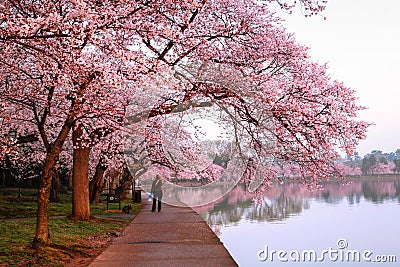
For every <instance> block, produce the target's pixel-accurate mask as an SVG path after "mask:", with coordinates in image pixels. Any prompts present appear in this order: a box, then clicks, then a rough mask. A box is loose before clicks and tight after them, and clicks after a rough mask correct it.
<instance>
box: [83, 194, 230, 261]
mask: <svg viewBox="0 0 400 267" xmlns="http://www.w3.org/2000/svg"><path fill="white" fill-rule="evenodd" d="M142 200H143V201H142V202H143V208H142V211H141V212H140V213H139V214H138V215H137V216H136V218H135V219H134V220H133V221H132V222H131V223H130V225H129V226H128V227H127V228H126V229H125V230H124V232H123V233H122V234H121V236H120V237H118V238H117V239H116V240H115V241H114V242H113V243H112V244H111V245H110V246H109V247H108V248H107V249H106V250H105V251H104V252H103V253H102V254H100V256H98V257H97V258H96V259H95V260H94V261H93V262H92V264H91V265H89V266H91V267H122V266H124V267H125V266H207V267H208V266H238V265H237V263H236V262H235V261H234V260H233V258H232V257H231V256H230V255H229V253H228V251H227V250H226V249H225V247H224V246H223V245H222V243H221V242H220V240H219V239H218V237H217V236H216V235H215V234H214V232H213V231H212V230H211V229H210V228H209V227H208V225H207V224H206V222H204V221H203V219H202V218H201V217H200V216H199V215H198V214H197V213H196V212H194V211H193V210H192V209H191V208H181V207H173V206H169V205H165V204H163V206H162V210H161V212H157V211H156V212H151V202H150V201H148V200H147V196H146V195H144V194H142Z"/></svg>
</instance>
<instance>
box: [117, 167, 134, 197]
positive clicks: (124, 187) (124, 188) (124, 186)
mask: <svg viewBox="0 0 400 267" xmlns="http://www.w3.org/2000/svg"><path fill="white" fill-rule="evenodd" d="M132 183H133V177H132V175H131V173H130V172H129V169H128V168H127V167H125V168H124V173H123V174H122V179H121V180H120V181H119V189H120V197H121V199H127V198H128V194H129V190H130V189H131V188H132Z"/></svg>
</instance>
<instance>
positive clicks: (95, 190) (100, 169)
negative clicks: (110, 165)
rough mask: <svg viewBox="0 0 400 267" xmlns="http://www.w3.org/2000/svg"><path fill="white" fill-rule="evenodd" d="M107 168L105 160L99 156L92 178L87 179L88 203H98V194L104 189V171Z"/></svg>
mask: <svg viewBox="0 0 400 267" xmlns="http://www.w3.org/2000/svg"><path fill="white" fill-rule="evenodd" d="M106 170H107V164H106V163H105V160H104V159H103V158H101V159H100V160H99V162H98V163H97V166H96V172H95V174H94V176H93V179H92V180H91V181H89V199H90V203H100V195H101V193H102V192H103V189H104V173H105V171H106Z"/></svg>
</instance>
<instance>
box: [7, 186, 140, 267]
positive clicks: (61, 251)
mask: <svg viewBox="0 0 400 267" xmlns="http://www.w3.org/2000/svg"><path fill="white" fill-rule="evenodd" d="M36 192H37V191H36V190H28V189H23V190H22V191H21V197H20V198H18V190H17V189H10V188H0V227H1V229H2V231H1V234H0V266H87V265H88V264H89V263H90V262H91V260H92V259H93V258H95V257H96V256H97V255H99V254H100V253H101V251H102V250H103V249H104V248H105V247H106V246H107V244H108V242H109V241H110V240H111V239H112V238H113V237H115V235H116V233H119V232H120V231H121V230H122V229H123V228H124V227H126V225H127V224H128V223H129V222H130V221H131V220H132V217H131V218H106V217H102V218H96V219H92V220H90V221H89V222H75V223H74V222H71V221H70V220H69V219H67V217H66V216H67V215H69V214H70V213H71V206H72V205H71V192H68V193H63V194H61V197H60V203H51V204H50V207H51V208H50V216H51V217H50V234H51V240H52V245H51V246H50V247H48V248H46V249H45V250H43V251H41V252H40V254H39V255H38V254H36V251H35V250H34V249H32V247H31V242H32V240H33V237H34V234H35V227H36V217H35V216H36V208H37V204H36V202H35V200H36ZM126 204H131V205H132V208H133V209H132V210H131V214H137V213H138V212H139V211H140V208H141V205H140V204H132V203H129V201H126V202H124V203H122V204H121V206H122V207H123V206H124V205H126ZM109 208H110V209H114V210H117V209H118V204H110V207H109ZM91 213H92V215H94V216H96V215H113V212H109V211H106V204H105V203H101V204H93V205H92V206H91ZM115 214H119V213H114V215H115Z"/></svg>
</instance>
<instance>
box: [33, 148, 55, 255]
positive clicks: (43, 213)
mask: <svg viewBox="0 0 400 267" xmlns="http://www.w3.org/2000/svg"><path fill="white" fill-rule="evenodd" d="M56 162H57V155H56V154H55V153H48V154H47V155H46V159H45V163H44V166H43V172H42V180H41V185H40V190H39V194H38V210H37V224H36V234H35V238H34V239H33V246H34V247H35V248H36V249H38V248H39V247H40V246H47V245H48V244H50V231H49V202H50V201H49V198H50V187H51V178H52V177H53V173H54V169H55V165H56Z"/></svg>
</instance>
